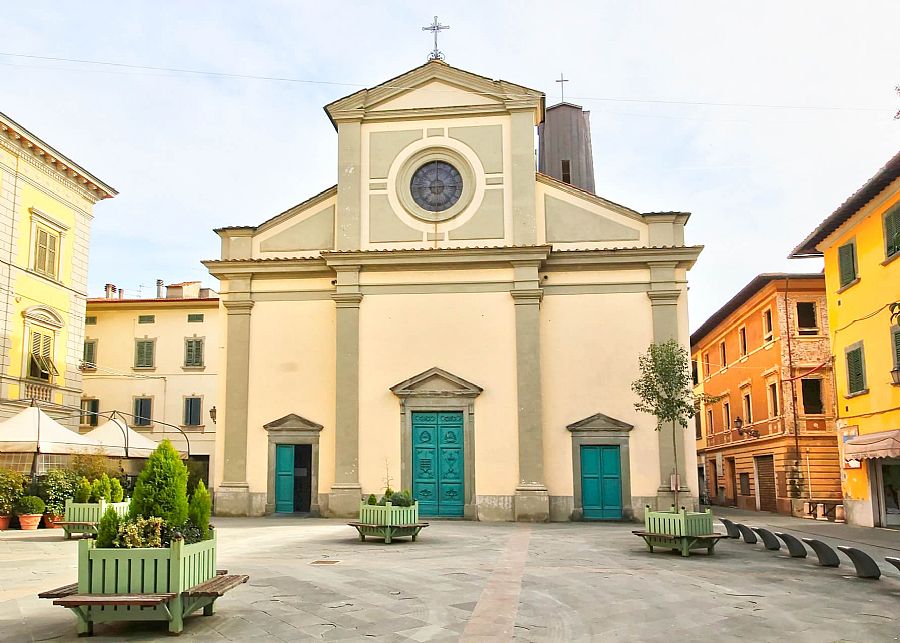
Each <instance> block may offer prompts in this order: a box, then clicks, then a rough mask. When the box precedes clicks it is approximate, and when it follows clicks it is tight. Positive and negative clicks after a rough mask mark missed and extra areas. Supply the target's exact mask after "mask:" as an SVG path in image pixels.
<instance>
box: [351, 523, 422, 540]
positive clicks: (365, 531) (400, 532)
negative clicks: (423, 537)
mask: <svg viewBox="0 0 900 643" xmlns="http://www.w3.org/2000/svg"><path fill="white" fill-rule="evenodd" d="M347 524H348V525H350V526H351V527H355V528H356V531H358V532H359V539H360V540H363V541H364V540H365V539H366V536H372V537H373V538H383V539H384V542H385V544H387V545H390V544H391V541H393V539H394V538H410V537H411V538H412V540H413V542H415V540H416V536H418V535H419V532H420V531H422V530H423V529H425V527H427V526H428V523H427V522H417V523H413V524H411V525H370V524H367V523H364V522H348V523H347Z"/></svg>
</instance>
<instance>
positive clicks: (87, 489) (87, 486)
mask: <svg viewBox="0 0 900 643" xmlns="http://www.w3.org/2000/svg"><path fill="white" fill-rule="evenodd" d="M90 500H91V483H90V482H88V479H87V478H85V477H84V476H82V477H81V478H79V479H78V483H77V484H76V485H75V502H90Z"/></svg>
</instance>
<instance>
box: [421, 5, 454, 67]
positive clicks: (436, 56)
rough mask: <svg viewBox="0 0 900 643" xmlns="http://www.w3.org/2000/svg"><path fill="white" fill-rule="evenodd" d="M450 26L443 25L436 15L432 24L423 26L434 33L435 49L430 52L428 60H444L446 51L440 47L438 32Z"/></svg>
mask: <svg viewBox="0 0 900 643" xmlns="http://www.w3.org/2000/svg"><path fill="white" fill-rule="evenodd" d="M449 28H450V25H442V24H441V23H440V22H439V21H438V17H437V16H435V17H434V22H432V23H431V24H430V25H428V26H427V27H422V31H430V32H432V33H433V34H434V49H433V50H432V51H431V53H430V54H428V60H443V59H444V52H442V51H441V50H440V49H438V42H437V39H438V34H439V33H440V32H441V31H443V30H444V29H449Z"/></svg>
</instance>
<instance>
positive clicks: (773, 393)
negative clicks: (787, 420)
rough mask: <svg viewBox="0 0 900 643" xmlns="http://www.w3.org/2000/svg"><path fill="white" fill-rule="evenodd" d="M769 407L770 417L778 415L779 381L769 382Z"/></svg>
mask: <svg viewBox="0 0 900 643" xmlns="http://www.w3.org/2000/svg"><path fill="white" fill-rule="evenodd" d="M769 408H770V409H771V414H770V416H769V417H773V418H774V417H778V383H777V382H772V383H771V384H769Z"/></svg>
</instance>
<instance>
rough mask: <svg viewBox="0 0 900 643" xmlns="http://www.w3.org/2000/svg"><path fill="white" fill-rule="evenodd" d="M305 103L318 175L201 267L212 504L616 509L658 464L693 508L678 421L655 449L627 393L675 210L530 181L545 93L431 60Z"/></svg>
mask: <svg viewBox="0 0 900 643" xmlns="http://www.w3.org/2000/svg"><path fill="white" fill-rule="evenodd" d="M325 109H326V111H327V113H328V116H329V118H330V119H331V121H332V123H333V124H334V126H335V129H336V130H337V135H338V136H337V144H338V177H337V185H335V186H333V187H331V188H328V189H327V190H325V191H323V192H321V193H320V194H318V195H316V196H314V197H312V198H311V199H308V200H307V201H304V202H303V203H300V204H299V205H297V206H295V207H293V208H291V209H290V210H288V211H286V212H283V213H281V214H279V215H277V216H275V217H274V218H272V219H269V220H268V221H265V222H264V223H262V224H260V225H255V226H247V227H226V228H221V229H218V230H217V231H216V232H217V234H218V235H219V236H220V237H221V240H222V255H221V258H220V259H217V260H210V261H206V262H204V263H205V265H206V266H207V268H208V269H209V271H210V273H211V274H212V275H213V276H215V277H216V278H218V279H219V280H220V283H221V287H220V296H221V304H222V307H223V312H224V315H223V317H224V320H225V322H224V324H225V325H224V329H223V331H224V341H223V344H224V347H223V350H224V356H223V357H224V362H223V364H224V369H223V375H222V376H221V378H220V393H219V397H220V400H222V402H221V403H220V405H219V418H220V420H219V424H218V426H219V430H218V433H217V447H216V448H217V457H216V458H215V460H216V462H217V465H216V470H215V486H216V496H215V504H216V512H217V513H218V514H219V515H261V514H264V513H269V512H273V511H275V512H293V511H301V512H310V513H313V514H319V515H327V516H352V515H354V514H355V513H356V512H357V511H358V506H359V501H360V499H361V498H362V497H364V496H367V495H368V494H370V493H373V494H380V493H381V492H382V491H383V490H384V488H385V486H387V485H390V486H392V487H393V488H395V489H409V490H411V491H412V493H413V495H414V496H415V497H416V498H417V499H418V500H419V503H420V509H421V512H422V513H423V514H425V515H433V516H460V517H465V518H469V519H478V520H537V521H543V520H572V519H629V518H632V517H640V516H641V515H642V511H643V507H644V505H646V504H650V505H652V506H654V507H656V506H658V505H661V506H665V507H668V506H669V503H670V502H671V499H672V493H671V490H670V489H669V486H670V476H671V474H672V473H673V472H674V470H675V468H676V466H677V469H678V470H679V471H680V473H681V474H682V478H681V480H682V485H683V489H682V491H683V493H684V495H689V497H691V498H693V499H695V498H696V496H697V491H698V490H697V480H696V471H697V467H696V455H695V453H694V450H693V436H692V435H689V433H688V432H682V431H681V430H680V429H679V435H678V436H677V439H678V441H679V443H680V446H679V448H678V454H677V460H678V462H677V464H676V462H675V459H676V458H675V454H674V453H673V447H672V444H673V440H672V435H671V433H669V432H667V430H663V431H657V430H656V420H655V418H653V417H650V416H646V415H643V414H640V413H637V412H636V411H635V410H634V408H633V404H634V401H635V398H634V395H633V393H632V392H631V382H632V381H633V380H634V379H635V377H636V376H637V374H638V355H639V354H641V353H642V352H644V351H645V350H646V349H647V346H648V345H649V344H650V343H652V342H654V341H664V340H666V339H669V338H673V337H674V338H677V339H679V340H680V341H682V342H683V343H684V344H687V343H688V325H687V301H686V296H687V271H688V270H689V269H690V267H691V266H692V265H693V264H694V262H695V260H696V258H697V256H698V254H699V252H700V250H701V248H699V247H692V246H685V244H684V225H685V223H686V222H687V219H688V215H687V214H686V213H678V212H674V213H673V212H666V213H649V214H648V213H643V214H642V213H639V212H637V211H634V210H632V209H629V208H627V207H623V206H621V205H618V204H615V203H612V202H610V201H608V200H606V199H603V198H601V197H599V196H596V195H594V194H591V193H588V192H585V191H582V190H580V189H578V188H575V187H573V186H571V185H567V184H566V183H563V182H562V181H558V180H556V179H553V178H550V177H548V176H544V175H541V174H538V173H536V171H535V150H534V140H535V127H536V126H537V125H538V124H539V123H541V122H542V120H543V116H544V109H545V106H544V95H543V94H542V93H541V92H538V91H535V90H532V89H528V88H526V87H522V86H519V85H515V84H512V83H508V82H505V81H494V80H490V79H488V78H485V77H482V76H479V75H476V74H472V73H469V72H466V71H463V70H460V69H456V68H454V67H451V66H449V65H447V64H446V63H443V62H440V61H431V62H428V63H426V64H425V65H423V66H421V67H418V68H416V69H413V70H411V71H409V72H407V73H406V74H403V75H401V76H399V77H397V78H394V79H392V80H390V81H387V82H385V83H384V84H382V85H379V86H376V87H374V88H371V89H367V90H362V91H359V92H356V93H354V94H351V95H349V96H347V97H345V98H342V99H340V100H338V101H335V102H333V103H331V104H329V105H327V106H326V108H325ZM668 431H671V428H669V429H668ZM685 460H686V462H685ZM684 495H683V496H682V498H684Z"/></svg>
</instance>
